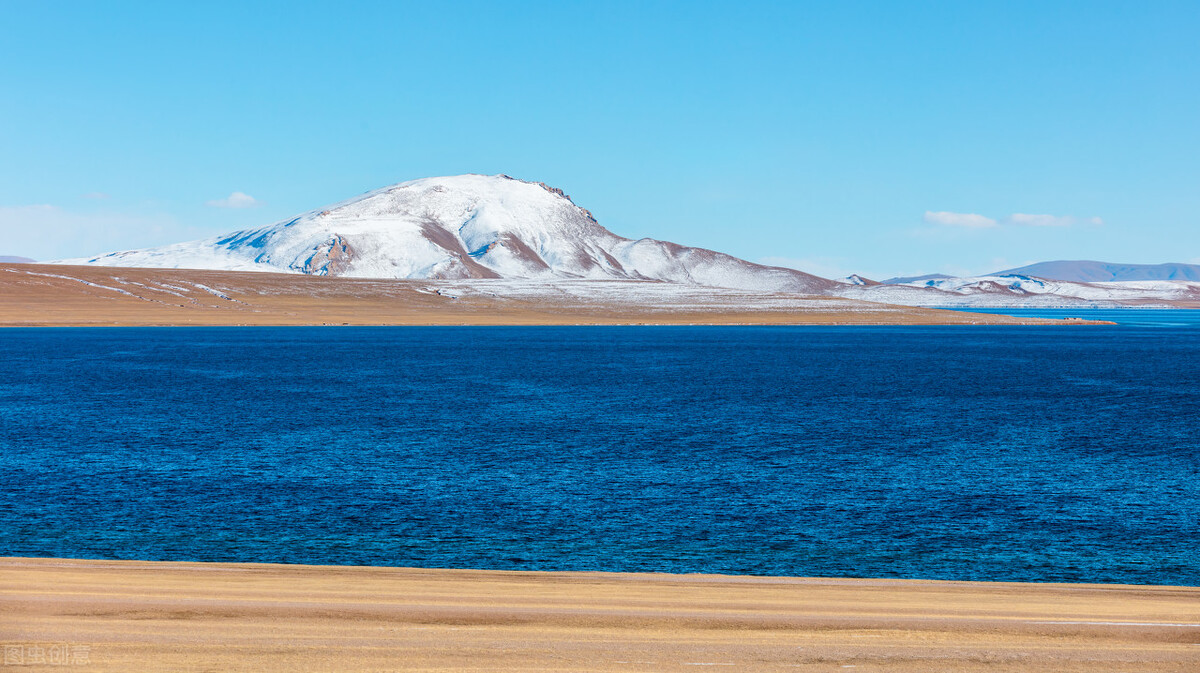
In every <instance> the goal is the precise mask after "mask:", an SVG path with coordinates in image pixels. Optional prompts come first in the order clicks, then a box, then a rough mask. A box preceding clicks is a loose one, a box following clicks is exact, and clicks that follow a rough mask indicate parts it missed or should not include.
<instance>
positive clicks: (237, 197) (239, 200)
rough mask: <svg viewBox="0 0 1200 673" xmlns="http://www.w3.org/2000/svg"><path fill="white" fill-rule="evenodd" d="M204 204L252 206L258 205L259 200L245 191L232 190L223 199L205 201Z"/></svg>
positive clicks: (215, 206)
mask: <svg viewBox="0 0 1200 673" xmlns="http://www.w3.org/2000/svg"><path fill="white" fill-rule="evenodd" d="M204 205H206V206H210V207H212V208H253V207H255V206H257V205H259V201H258V199H255V198H254V197H253V196H250V195H249V194H247V193H245V192H234V193H232V194H230V195H229V196H226V197H225V198H223V199H214V200H212V201H205V202H204Z"/></svg>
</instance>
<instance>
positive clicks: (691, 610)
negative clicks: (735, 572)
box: [0, 558, 1200, 673]
mask: <svg viewBox="0 0 1200 673" xmlns="http://www.w3.org/2000/svg"><path fill="white" fill-rule="evenodd" d="M0 641H2V642H3V643H4V644H5V645H7V646H9V648H14V647H15V648H23V649H22V654H27V653H28V652H31V651H32V652H34V653H35V654H36V653H37V651H38V648H41V651H42V652H43V653H45V652H48V651H49V650H48V648H49V647H51V646H54V645H59V646H60V647H64V648H65V649H64V651H67V652H73V653H74V654H75V655H81V656H83V658H84V659H86V664H82V663H79V664H75V663H73V664H72V665H71V667H72V668H79V670H94V671H181V672H182V671H197V672H198V671H375V672H382V671H695V670H711V669H713V668H716V669H719V670H753V671H853V672H855V673H858V672H863V671H905V672H908V671H914V672H915V671H1080V672H1083V671H1178V672H1180V673H1183V672H1194V671H1198V670H1200V588H1189V587H1152V586H1118V585H1071V584H1017V583H982V582H940V581H913V580H854V579H845V580H840V579H802V578H781V577H738V576H714V575H656V574H618V573H586V572H582V573H581V572H562V573H560V572H500V571H484V570H426V569H412V568H375V567H320V566H295V565H267V564H240V563H238V564H234V563H161V562H160V563H155V562H141V561H87V560H64V559H30V558H3V559H0ZM31 648H33V649H31ZM72 648H73V649H72ZM14 652H15V650H14ZM68 656H70V655H68ZM84 666H86V668H84ZM52 668H54V667H53V666H52V665H45V666H39V665H28V664H26V665H24V668H20V667H16V666H14V667H13V670H25V669H29V670H50V669H52ZM54 670H58V669H57V668H54Z"/></svg>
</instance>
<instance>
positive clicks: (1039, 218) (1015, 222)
mask: <svg viewBox="0 0 1200 673" xmlns="http://www.w3.org/2000/svg"><path fill="white" fill-rule="evenodd" d="M922 219H923V220H924V221H925V222H926V223H927V224H937V225H941V226H946V227H958V228H960V229H994V228H996V227H1008V226H1015V227H1070V226H1074V225H1076V224H1088V225H1092V226H1100V225H1102V224H1104V220H1102V219H1100V218H1099V217H1083V218H1081V217H1075V216H1074V215H1046V214H1031V213H1013V214H1012V215H1009V216H1007V217H1002V218H1000V219H995V218H991V217H988V216H986V215H979V214H977V213H953V212H949V211H944V210H942V211H933V210H927V211H925V216H924V217H923V218H922Z"/></svg>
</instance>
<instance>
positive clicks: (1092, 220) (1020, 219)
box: [1007, 213, 1104, 227]
mask: <svg viewBox="0 0 1200 673" xmlns="http://www.w3.org/2000/svg"><path fill="white" fill-rule="evenodd" d="M1007 221H1008V222H1011V223H1012V224H1018V225H1022V226H1026V227H1070V226H1072V225H1076V224H1091V225H1097V226H1098V225H1101V224H1104V220H1102V219H1100V218H1098V217H1087V218H1078V217H1075V216H1074V215H1031V214H1029V213H1013V214H1012V215H1009V216H1008V220H1007Z"/></svg>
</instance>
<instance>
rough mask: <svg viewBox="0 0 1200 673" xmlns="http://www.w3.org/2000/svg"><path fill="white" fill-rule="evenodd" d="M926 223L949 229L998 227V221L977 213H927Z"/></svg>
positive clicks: (930, 211) (942, 211)
mask: <svg viewBox="0 0 1200 673" xmlns="http://www.w3.org/2000/svg"><path fill="white" fill-rule="evenodd" d="M924 219H925V221H926V222H928V223H929V224H941V225H944V226H947V227H963V228H966V229H989V228H991V227H994V226H996V221H995V220H993V219H992V218H990V217H984V216H983V215H977V214H975V213H951V212H949V211H944V210H941V211H932V210H927V211H925V217H924Z"/></svg>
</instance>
